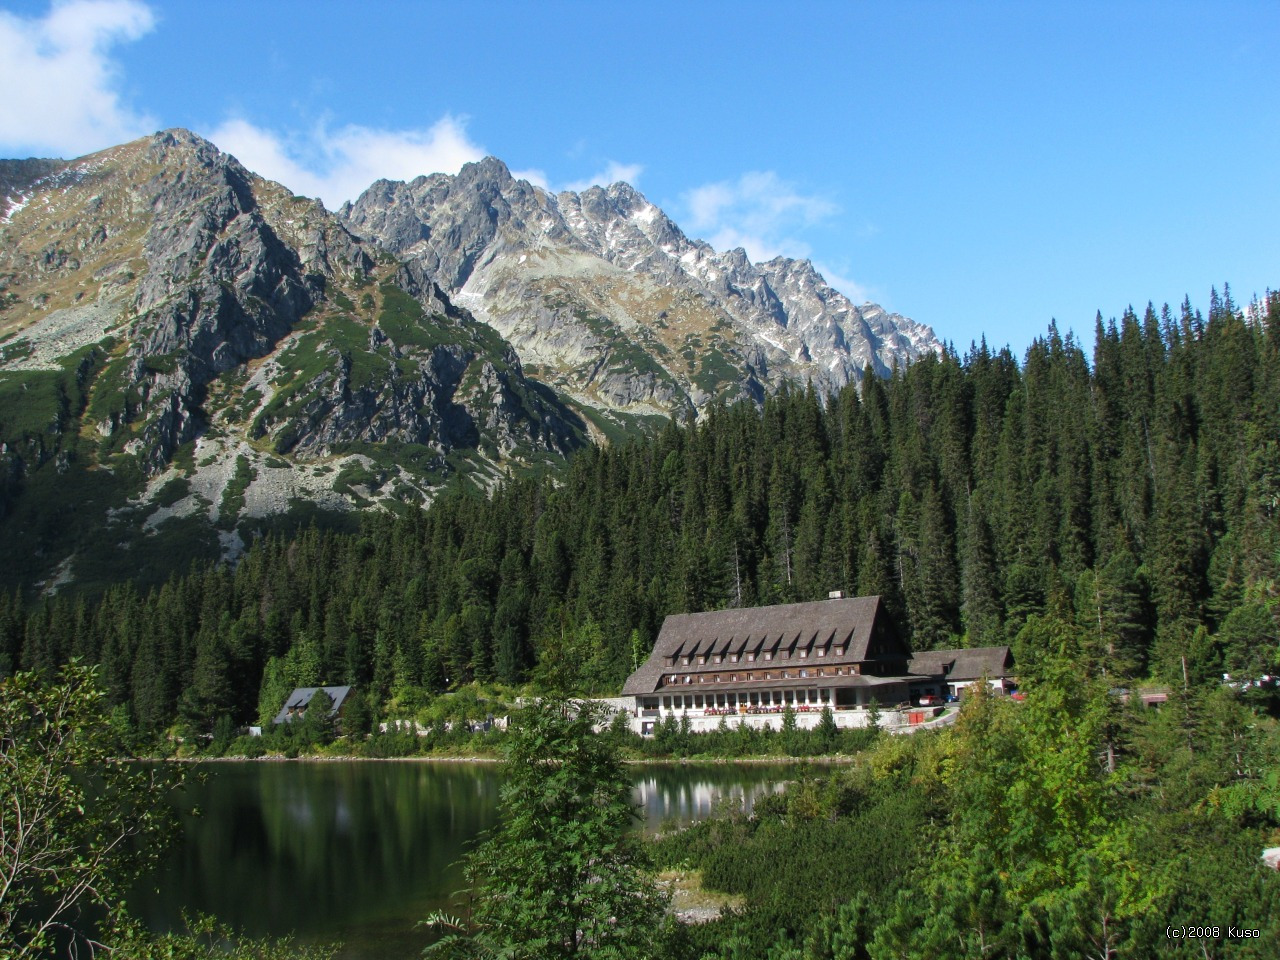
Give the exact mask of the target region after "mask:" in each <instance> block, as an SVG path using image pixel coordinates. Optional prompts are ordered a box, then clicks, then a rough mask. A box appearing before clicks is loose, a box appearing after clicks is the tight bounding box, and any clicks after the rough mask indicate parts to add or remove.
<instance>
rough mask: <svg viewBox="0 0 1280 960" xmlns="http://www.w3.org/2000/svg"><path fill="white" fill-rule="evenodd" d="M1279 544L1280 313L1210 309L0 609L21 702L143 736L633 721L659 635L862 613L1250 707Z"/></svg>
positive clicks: (1054, 336)
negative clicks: (82, 678)
mask: <svg viewBox="0 0 1280 960" xmlns="http://www.w3.org/2000/svg"><path fill="white" fill-rule="evenodd" d="M1278 514H1280V296H1277V295H1273V294H1269V295H1268V296H1267V298H1266V299H1265V301H1263V302H1257V301H1255V302H1254V303H1252V304H1250V305H1249V306H1248V307H1247V308H1244V309H1242V308H1240V307H1238V306H1237V305H1236V304H1235V303H1234V302H1233V301H1232V299H1231V296H1230V293H1229V291H1224V293H1223V294H1221V295H1219V294H1218V293H1217V292H1216V291H1215V292H1214V293H1213V295H1212V296H1211V299H1210V307H1209V313H1208V316H1207V317H1205V316H1202V315H1201V314H1200V313H1199V312H1198V311H1194V310H1192V308H1191V306H1190V304H1189V302H1186V301H1184V303H1183V305H1182V307H1181V309H1180V310H1177V311H1175V310H1171V309H1170V308H1169V307H1167V306H1166V307H1164V308H1163V309H1161V310H1159V311H1157V310H1156V309H1155V308H1153V307H1151V306H1148V307H1147V309H1146V311H1145V312H1144V313H1143V314H1142V315H1139V314H1137V313H1136V312H1135V311H1133V310H1127V311H1126V312H1125V313H1124V315H1123V316H1122V317H1121V318H1120V319H1119V320H1112V321H1111V322H1107V323H1104V322H1103V321H1102V318H1101V317H1100V316H1099V318H1098V321H1097V329H1096V345H1095V348H1094V351H1093V354H1092V358H1089V357H1087V356H1086V354H1085V352H1084V351H1083V350H1082V348H1081V347H1080V345H1079V344H1078V343H1077V342H1076V340H1075V339H1074V338H1073V337H1072V336H1071V335H1070V334H1068V335H1067V336H1065V337H1064V336H1062V335H1060V334H1059V332H1058V330H1057V329H1056V327H1050V329H1049V331H1048V333H1047V334H1046V335H1045V336H1044V337H1042V338H1040V339H1038V340H1036V341H1035V342H1034V343H1033V344H1032V346H1031V347H1030V349H1029V350H1028V352H1027V354H1026V357H1025V359H1024V361H1023V362H1022V363H1021V364H1019V363H1018V362H1017V360H1016V359H1015V358H1014V357H1013V356H1012V354H1011V353H1010V351H1009V350H1008V349H1007V348H1006V349H1003V350H992V349H990V348H988V346H987V345H986V344H985V343H980V344H976V345H973V346H971V347H970V348H969V350H968V351H967V352H966V353H965V354H964V355H963V356H961V355H960V354H959V353H958V352H957V351H956V350H955V349H954V348H953V347H948V348H947V349H946V350H945V351H944V352H943V353H942V354H941V355H938V356H933V355H930V356H927V357H925V358H922V359H921V360H918V361H916V362H914V363H912V364H911V365H910V366H908V367H906V368H905V369H899V370H897V371H895V372H894V373H893V375H892V376H890V377H889V378H887V379H879V378H876V377H873V376H868V377H867V378H865V380H864V382H863V384H862V387H861V390H860V391H859V390H857V389H854V388H852V387H850V388H847V389H845V390H842V391H840V392H838V393H835V394H833V395H831V396H819V395H818V394H817V393H816V392H815V391H814V390H813V389H812V387H810V388H809V389H784V390H782V391H781V392H780V393H779V394H777V395H776V396H773V397H770V398H768V399H767V400H766V401H765V403H764V404H763V406H762V407H760V408H757V407H754V406H752V405H748V404H740V405H734V406H725V405H714V406H712V407H711V408H710V409H708V410H707V411H706V412H705V414H704V415H703V416H702V417H701V418H700V419H699V420H698V421H697V422H689V423H684V424H680V423H676V422H674V421H672V422H669V423H668V424H667V425H666V427H665V428H663V429H661V430H660V431H658V432H657V433H656V434H655V435H653V436H649V437H643V438H637V439H635V440H632V441H628V442H624V443H615V444H613V445H610V446H607V447H596V448H591V449H589V450H586V451H584V452H582V453H581V454H579V455H578V456H577V457H576V458H575V459H574V460H573V461H572V462H571V463H570V464H569V465H568V467H567V468H566V469H565V470H564V471H562V472H560V473H558V474H556V475H548V476H543V477H522V478H515V479H512V480H510V481H508V482H507V483H505V484H504V485H502V486H501V487H500V488H499V489H497V490H496V491H494V492H493V493H492V494H491V495H489V496H487V497H485V496H482V495H480V494H477V493H474V492H470V493H469V492H465V491H459V492H454V493H451V494H449V495H447V496H444V497H442V498H441V499H439V500H437V501H436V502H435V503H434V504H433V505H432V506H431V507H430V508H429V509H427V510H425V511H417V510H411V511H406V512H405V513H404V514H392V513H377V514H369V515H365V516H363V517H362V518H361V521H360V529H359V531H358V532H357V533H354V534H352V533H342V532H336V531H331V530H325V529H320V528H317V527H311V528H309V529H306V530H302V531H299V532H297V533H296V534H293V535H280V534H276V535H270V536H264V537H262V538H261V539H259V540H257V541H256V542H255V543H254V544H253V545H252V547H251V548H250V549H249V550H248V552H247V553H246V554H245V555H244V556H243V557H242V558H241V560H240V561H239V562H238V563H237V564H235V565H234V566H231V565H226V564H197V565H193V566H192V568H191V569H190V570H188V571H186V572H184V573H182V574H180V575H175V576H174V577H173V578H172V579H171V580H170V581H168V582H167V583H165V584H163V585H162V586H159V587H156V588H154V589H150V590H147V591H145V592H144V591H143V590H141V589H140V588H137V587H135V586H134V585H132V584H130V583H128V582H123V583H121V584H119V585H117V586H114V587H111V588H109V589H107V590H106V591H105V592H104V593H102V594H101V595H100V596H97V597H83V596H81V597H66V596H54V597H46V598H43V599H32V598H30V597H26V596H22V595H20V594H17V593H15V594H9V595H3V596H0V674H4V673H9V672H12V671H14V670H17V669H29V670H36V671H41V672H45V673H50V672H52V671H54V670H55V669H56V668H57V666H58V665H60V664H62V663H64V662H67V661H68V660H70V659H71V658H78V659H80V660H82V661H84V662H89V663H97V664H100V666H101V676H102V679H103V682H104V684H105V686H106V690H107V696H108V702H109V703H110V704H111V705H112V707H113V709H114V710H115V711H116V712H115V714H114V716H115V717H116V719H117V720H118V721H119V722H120V723H122V724H128V725H131V726H132V727H133V728H134V729H136V730H138V731H141V732H143V733H145V734H154V733H158V732H159V731H162V730H164V729H166V728H168V727H170V726H171V725H172V724H173V723H175V721H180V722H182V723H183V724H186V725H188V726H189V727H191V728H192V729H200V730H203V731H208V730H210V729H212V727H213V725H214V724H215V722H217V721H218V719H219V718H220V717H229V718H231V720H232V721H234V722H235V723H237V724H238V723H243V722H247V721H251V720H253V719H255V718H260V717H261V718H265V717H267V716H268V715H269V714H274V713H275V711H276V710H277V709H278V707H279V702H280V701H281V700H282V699H283V697H284V695H285V694H286V693H287V692H288V690H290V689H292V688H293V687H294V686H302V685H319V684H336V683H352V684H355V685H357V686H358V687H359V689H360V690H361V691H362V693H363V695H364V696H365V697H366V698H367V699H368V701H369V708H370V709H371V710H372V711H373V712H374V713H376V714H380V715H382V716H390V717H395V716H408V715H411V714H412V713H413V711H414V710H416V709H419V708H420V707H421V706H422V704H423V702H424V698H427V697H429V696H431V695H432V694H434V693H438V692H441V691H444V690H447V689H450V688H456V687H458V686H460V685H462V684H466V683H470V682H479V683H493V682H496V683H501V684H509V685H520V684H526V683H529V684H533V685H534V686H535V687H539V688H542V689H559V690H565V691H571V692H604V691H616V690H617V689H618V687H619V686H620V685H621V682H622V681H623V679H624V678H625V677H626V675H627V674H628V673H629V672H630V671H631V670H632V669H634V667H635V666H636V665H637V664H638V663H639V662H641V661H642V660H643V659H644V658H645V657H646V656H647V654H648V651H649V649H650V646H651V644H652V641H653V639H654V637H655V636H656V634H657V630H658V628H659V627H660V625H661V622H662V619H663V617H665V616H666V615H668V614H671V613H678V612H682V611H692V610H707V609H716V608H721V607H725V606H751V605H757V604H769V603H781V602H789V601H799V600H813V599H819V598H822V597H825V596H826V594H827V592H828V591H830V590H834V589H842V590H844V591H846V593H849V594H860V595H867V594H878V595H880V596H882V597H883V598H884V599H885V603H886V606H887V609H888V611H889V612H890V615H891V616H892V617H893V619H894V621H895V622H896V623H897V624H898V626H899V628H900V630H901V631H902V632H903V633H904V634H905V635H906V637H907V639H908V640H909V642H910V643H911V644H912V646H913V647H914V648H916V649H928V648H936V647H944V646H963V645H970V646H978V645H986V644H999V643H1007V642H1011V641H1013V640H1014V638H1015V637H1016V636H1017V635H1018V633H1019V631H1020V630H1021V628H1022V627H1023V626H1024V625H1025V624H1026V623H1027V622H1028V620H1029V618H1031V617H1033V616H1036V615H1041V614H1045V613H1052V614H1053V615H1055V616H1058V617H1062V618H1065V619H1066V620H1069V621H1070V622H1072V623H1074V624H1075V625H1076V626H1077V627H1079V628H1080V629H1081V630H1082V631H1083V633H1084V635H1086V636H1087V637H1088V638H1089V643H1090V644H1091V645H1092V648H1091V655H1093V656H1096V657H1097V658H1098V662H1099V664H1100V669H1101V670H1102V671H1104V672H1105V674H1106V675H1108V676H1109V677H1111V678H1112V679H1113V680H1114V681H1115V682H1116V683H1117V685H1121V684H1123V683H1124V682H1127V681H1128V680H1129V679H1131V678H1142V677H1147V676H1155V677H1162V678H1166V679H1171V680H1176V681H1177V682H1179V683H1181V682H1182V680H1183V677H1184V675H1185V676H1187V677H1189V678H1191V679H1195V678H1205V677H1210V676H1217V675H1219V674H1221V673H1222V672H1227V673H1230V674H1231V675H1232V676H1243V677H1250V678H1252V677H1256V676H1258V675H1260V674H1262V673H1265V672H1267V671H1268V670H1272V671H1274V670H1275V666H1276V657H1277V654H1276V650H1277V612H1276V601H1277V596H1280V591H1278V588H1277V580H1278V572H1280V517H1278ZM1031 653H1033V651H1032V652H1031ZM1192 675H1194V676H1192Z"/></svg>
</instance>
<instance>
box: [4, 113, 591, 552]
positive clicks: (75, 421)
mask: <svg viewBox="0 0 1280 960" xmlns="http://www.w3.org/2000/svg"><path fill="white" fill-rule="evenodd" d="M0 191H3V192H2V194H0V214H2V216H0V544H3V545H4V546H7V547H11V548H13V549H14V550H17V551H20V552H19V553H17V554H14V553H10V554H9V555H10V556H13V555H24V554H29V555H31V556H32V557H33V565H34V566H35V567H38V568H42V569H43V570H44V572H45V573H50V571H52V570H53V568H57V569H58V575H59V576H78V575H79V574H78V573H77V572H76V571H75V570H73V569H72V568H73V566H74V565H75V564H77V563H80V562H81V560H83V551H84V549H86V542H87V540H93V541H94V543H97V542H98V541H101V540H103V539H106V540H111V539H112V538H114V539H115V540H118V541H120V542H123V543H124V544H125V547H126V548H128V547H129V546H130V545H131V544H132V545H139V544H140V543H141V542H142V540H146V539H147V537H146V536H143V537H142V538H141V540H139V537H138V531H157V530H163V529H165V528H166V525H170V526H172V525H173V524H175V523H176V522H178V521H181V520H183V519H184V518H185V519H196V520H199V521H202V524H197V525H196V527H195V528H192V527H190V525H187V526H186V527H185V528H184V529H187V532H188V533H189V534H190V535H191V536H194V537H195V538H196V539H198V540H201V541H202V542H203V543H204V544H205V546H208V545H209V544H208V541H209V537H210V536H211V534H210V535H206V534H205V533H203V532H200V531H201V530H204V529H207V527H208V524H213V525H216V526H218V527H220V528H221V532H220V534H219V539H220V544H219V548H220V549H221V550H222V551H223V552H224V553H230V554H234V553H236V552H238V550H239V549H241V548H242V546H243V543H242V539H243V538H242V534H243V533H247V530H244V529H242V530H239V531H238V530H237V527H238V526H240V524H241V521H242V520H243V519H246V518H247V519H253V518H262V517H268V516H272V515H275V514H279V513H281V512H284V511H286V510H288V509H289V508H290V507H291V506H300V505H306V504H310V505H319V506H321V507H327V508H333V509H344V508H347V507H350V506H352V505H359V504H362V503H367V502H371V501H372V502H381V503H384V504H387V505H394V504H396V503H399V502H402V501H403V502H410V503H415V502H416V503H422V502H425V501H426V500H427V499H429V498H430V497H431V496H432V494H433V491H434V490H435V489H436V488H438V487H439V486H440V485H441V484H442V483H444V482H446V481H447V480H448V478H449V477H450V476H452V475H455V474H457V473H458V472H459V471H463V472H465V473H467V474H468V475H470V476H472V477H473V478H475V479H476V480H477V482H480V483H481V484H491V483H492V482H494V481H495V480H496V479H497V478H499V477H500V476H502V475H503V474H504V473H505V472H507V471H509V470H510V469H512V468H513V467H516V466H522V465H536V464H540V463H549V462H558V461H560V460H562V459H563V457H564V456H565V455H567V454H568V453H570V452H571V451H572V450H573V449H575V448H576V447H577V446H579V445H580V444H581V443H582V442H583V438H584V425H583V424H582V422H581V421H580V420H579V418H578V417H577V415H576V414H574V413H573V412H572V411H570V410H569V409H568V408H566V407H565V406H564V405H563V404H562V403H561V402H560V401H559V400H558V399H557V398H556V397H555V395H554V394H553V393H552V392H551V391H550V390H548V389H547V388H545V387H544V386H542V385H540V384H538V383H536V382H534V381H532V380H530V379H529V378H527V377H525V375H524V372H523V370H522V367H521V363H520V360H519V357H518V356H517V355H516V353H515V351H514V350H513V349H512V347H511V345H510V344H508V343H506V342H505V341H504V340H503V339H502V338H501V337H500V336H498V335H497V334H495V333H494V331H493V330H492V329H491V328H490V327H488V326H487V325H485V324H483V323H479V322H477V321H476V320H475V319H474V318H473V317H472V316H471V315H470V314H469V313H467V311H465V310H461V309H459V308H457V307H455V306H454V305H453V304H452V303H451V302H450V300H449V298H448V296H447V295H446V294H445V293H444V292H443V291H441V290H440V288H439V287H438V286H437V285H436V284H435V283H434V282H433V281H432V279H431V278H430V277H429V276H428V275H427V274H425V273H424V272H423V271H422V269H421V268H420V267H419V266H418V265H416V264H413V263H408V264H406V263H402V262H400V261H399V260H397V259H395V258H394V257H393V256H391V255H389V254H388V253H386V252H385V251H382V250H380V249H378V248H376V247H374V246H372V245H371V244H369V243H367V242H365V241H362V240H360V239H359V238H357V237H355V236H353V235H352V234H351V233H350V232H349V231H348V230H347V229H346V228H345V227H344V226H343V224H342V223H341V222H340V221H339V220H338V219H337V218H336V217H334V216H333V215H332V214H330V213H329V212H328V211H326V210H325V209H324V207H323V206H322V205H321V204H320V203H319V202H317V201H314V200H310V199H307V198H304V197H297V196H294V195H293V194H291V193H290V191H288V190H287V189H286V188H284V187H282V186H281V185H279V184H276V183H272V182H270V181H267V180H264V179H262V178H260V177H257V176H255V175H253V174H251V173H249V172H248V171H247V170H246V169H245V168H244V167H243V166H241V165H240V164H239V163H238V162H237V161H236V160H235V159H234V158H232V157H230V156H228V155H226V154H224V153H222V152H220V151H219V150H218V149H217V148H216V147H215V146H214V145H213V144H210V143H208V142H207V141H204V140H202V139H200V138H199V137H196V136H195V135H193V134H191V133H189V132H187V131H182V130H172V131H166V132H163V133H159V134H156V135H155V136H153V137H148V138H144V139H141V140H137V141H134V142H133V143H129V144H125V145H123V146H120V147H116V148H113V149H110V150H106V151H103V152H101V153H96V154H92V155H90V156H87V157H83V158H80V159H79V160H76V161H72V162H64V161H53V160H26V161H4V162H2V163H0ZM177 525H178V527H180V528H183V525H182V524H181V523H178V524H177ZM193 530H194V531H195V532H192V531H193ZM87 531H97V534H102V536H96V535H95V537H89V536H88V533H87ZM26 572H29V571H24V573H26Z"/></svg>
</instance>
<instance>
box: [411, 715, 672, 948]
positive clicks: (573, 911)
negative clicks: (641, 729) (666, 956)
mask: <svg viewBox="0 0 1280 960" xmlns="http://www.w3.org/2000/svg"><path fill="white" fill-rule="evenodd" d="M604 719H605V718H604V717H603V715H602V713H601V710H600V708H599V707H598V705H595V704H591V703H586V702H580V701H572V700H567V699H559V698H547V699H543V700H541V701H539V702H537V703H535V704H532V705H530V706H528V707H526V708H524V709H523V710H522V711H521V712H520V713H519V714H517V715H516V717H515V718H514V719H513V724H512V729H511V737H510V739H509V741H508V745H507V755H506V758H505V773H506V778H505V785H504V786H503V789H502V802H501V810H500V819H499V824H498V826H497V827H495V828H494V829H493V830H492V831H491V832H490V833H489V835H488V836H487V837H486V839H485V840H484V842H483V843H482V844H481V845H480V846H479V847H477V848H476V849H475V850H474V851H473V852H472V853H471V854H470V856H469V857H468V858H467V862H466V877H467V882H468V885H469V891H468V892H469V895H470V900H471V903H470V911H471V912H470V918H469V919H470V925H471V931H470V932H464V931H463V930H462V928H463V927H464V924H463V922H462V921H460V920H455V919H454V918H451V917H447V916H444V915H441V914H437V915H436V916H434V917H432V918H431V920H430V921H428V922H429V925H431V926H434V927H436V928H437V929H452V930H453V931H454V932H452V933H449V934H447V935H446V936H445V937H444V938H443V939H442V940H441V941H440V942H438V943H436V944H434V945H433V946H431V947H429V948H428V950H427V956H429V957H434V958H459V957H468V958H472V957H475V958H480V957H503V958H512V960H522V958H531V960H532V958H539V960H543V958H570V957H584V958H585V957H593V958H603V957H609V958H616V960H626V958H636V960H641V958H648V957H651V956H655V955H658V954H660V953H661V952H662V951H661V949H660V947H659V944H658V940H659V937H660V934H661V931H662V919H663V914H664V911H665V907H666V901H665V899H664V898H663V897H662V896H661V895H660V894H659V892H658V890H657V888H656V886H655V884H654V881H653V879H652V877H651V876H650V873H649V870H648V867H649V864H648V861H647V858H646V856H645V852H644V848H643V846H642V844H641V841H640V839H639V837H638V836H637V835H636V834H635V833H634V832H633V831H632V830H631V829H630V827H631V824H632V820H633V819H634V817H635V810H634V809H633V807H632V805H631V783H630V778H629V777H628V776H627V774H626V771H625V770H624V769H623V767H622V764H621V763H620V761H619V759H618V755H617V749H616V747H615V745H614V744H613V743H612V742H611V740H610V738H609V737H608V736H607V735H604V734H602V733H599V732H597V731H598V730H602V729H603V728H604V726H605V724H604Z"/></svg>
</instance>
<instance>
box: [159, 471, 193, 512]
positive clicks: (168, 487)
mask: <svg viewBox="0 0 1280 960" xmlns="http://www.w3.org/2000/svg"><path fill="white" fill-rule="evenodd" d="M190 493H191V481H190V480H188V479H187V478H186V477H174V478H173V479H172V480H170V481H168V482H167V483H166V484H165V485H164V486H163V487H161V488H160V489H159V490H157V491H156V495H155V499H154V501H153V502H154V503H156V504H158V505H159V506H162V507H172V506H173V505H174V504H175V503H177V502H178V501H179V500H184V499H186V497H187V496H188V495H189V494H190Z"/></svg>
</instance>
